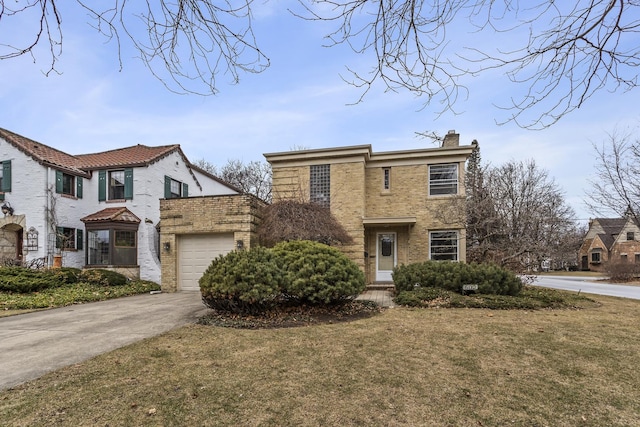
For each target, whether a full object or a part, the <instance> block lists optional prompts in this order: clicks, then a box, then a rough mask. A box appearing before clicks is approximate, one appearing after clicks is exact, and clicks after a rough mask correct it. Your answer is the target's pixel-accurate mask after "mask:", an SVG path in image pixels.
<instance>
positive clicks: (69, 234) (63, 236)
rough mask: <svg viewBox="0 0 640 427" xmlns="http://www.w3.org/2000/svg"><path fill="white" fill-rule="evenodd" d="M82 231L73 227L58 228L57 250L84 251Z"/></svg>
mask: <svg viewBox="0 0 640 427" xmlns="http://www.w3.org/2000/svg"><path fill="white" fill-rule="evenodd" d="M82 243H83V233H82V230H80V229H77V228H71V227H57V228H56V248H58V249H62V250H79V249H82Z"/></svg>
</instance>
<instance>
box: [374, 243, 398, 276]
mask: <svg viewBox="0 0 640 427" xmlns="http://www.w3.org/2000/svg"><path fill="white" fill-rule="evenodd" d="M376 246H377V249H376V259H377V261H376V281H377V282H390V281H391V280H392V279H391V273H392V272H393V267H395V266H396V262H397V257H396V233H378V240H377V245H376Z"/></svg>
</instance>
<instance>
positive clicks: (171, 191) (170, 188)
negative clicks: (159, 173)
mask: <svg viewBox="0 0 640 427" xmlns="http://www.w3.org/2000/svg"><path fill="white" fill-rule="evenodd" d="M188 196H189V186H188V185H187V184H185V183H183V182H180V181H176V180H175V179H172V178H171V177H170V176H166V175H165V177H164V198H165V199H175V198H178V197H188Z"/></svg>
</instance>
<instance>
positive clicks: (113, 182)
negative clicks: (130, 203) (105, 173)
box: [109, 171, 124, 200]
mask: <svg viewBox="0 0 640 427" xmlns="http://www.w3.org/2000/svg"><path fill="white" fill-rule="evenodd" d="M116 199H118V200H119V199H124V171H111V172H109V200H116Z"/></svg>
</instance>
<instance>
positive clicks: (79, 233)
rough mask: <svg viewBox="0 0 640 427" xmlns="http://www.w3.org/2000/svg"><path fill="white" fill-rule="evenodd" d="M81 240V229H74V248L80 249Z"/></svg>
mask: <svg viewBox="0 0 640 427" xmlns="http://www.w3.org/2000/svg"><path fill="white" fill-rule="evenodd" d="M82 242H83V236H82V230H80V229H79V228H78V229H76V249H78V250H82Z"/></svg>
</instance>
